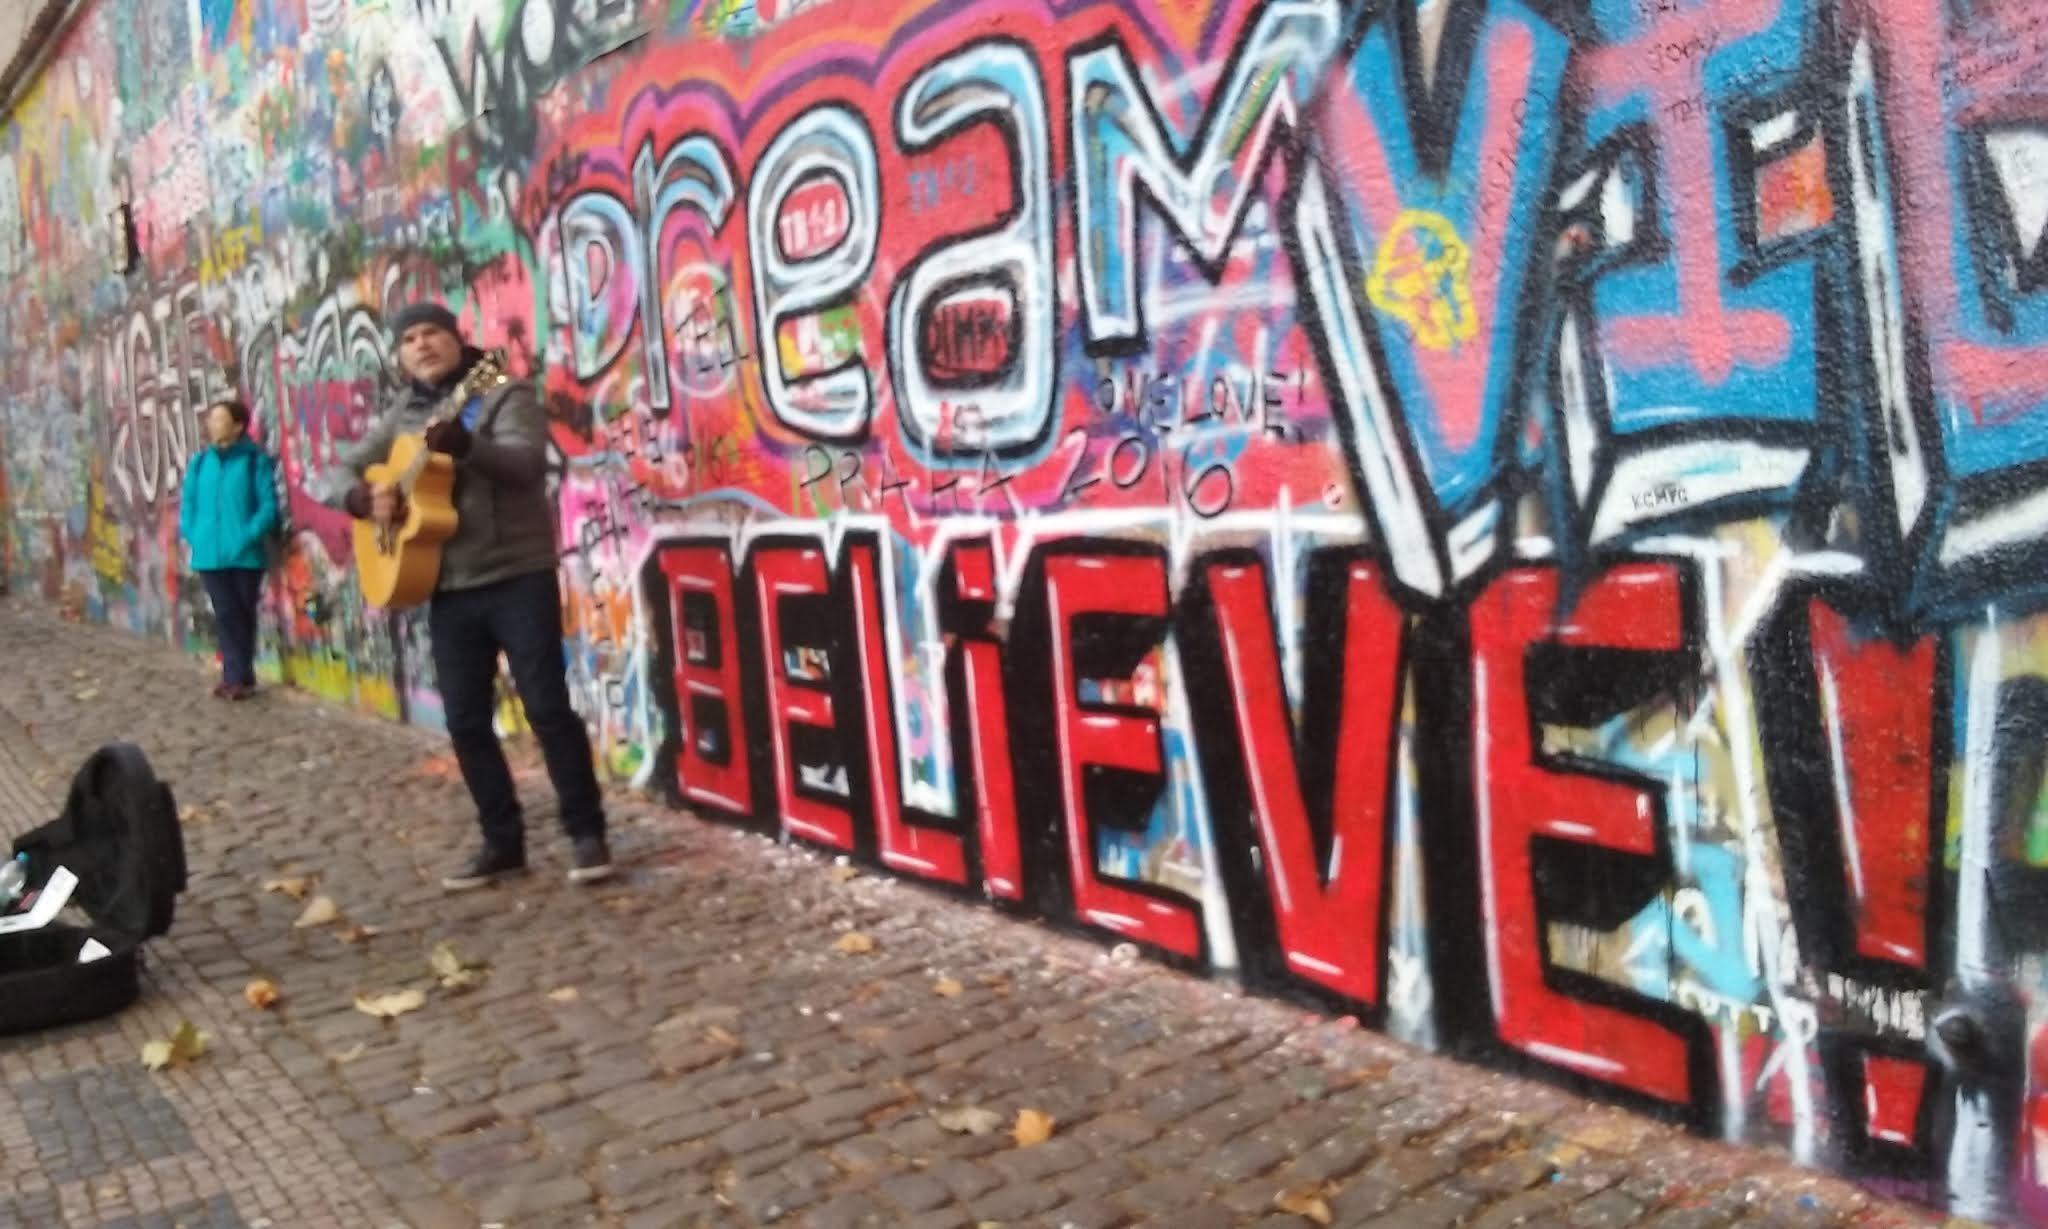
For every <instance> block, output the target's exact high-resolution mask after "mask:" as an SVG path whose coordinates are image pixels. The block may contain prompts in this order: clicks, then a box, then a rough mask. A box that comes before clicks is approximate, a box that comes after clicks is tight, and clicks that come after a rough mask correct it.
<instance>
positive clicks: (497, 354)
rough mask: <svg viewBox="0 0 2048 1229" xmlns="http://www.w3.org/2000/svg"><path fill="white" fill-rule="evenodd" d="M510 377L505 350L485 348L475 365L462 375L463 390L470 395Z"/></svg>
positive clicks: (488, 388)
mask: <svg viewBox="0 0 2048 1229" xmlns="http://www.w3.org/2000/svg"><path fill="white" fill-rule="evenodd" d="M511 378H512V375H511V373H510V372H509V371H508V370H506V360H505V351H504V350H503V349H502V348H497V349H491V350H486V351H484V356H483V357H482V358H480V359H478V360H477V361H476V365H475V366H474V367H471V368H470V369H469V374H468V375H466V376H464V377H463V379H462V384H463V390H464V391H465V392H466V393H468V394H470V395H474V394H477V393H481V392H488V391H490V390H491V389H494V388H496V387H498V385H500V384H503V383H506V382H507V381H509V380H510V379H511Z"/></svg>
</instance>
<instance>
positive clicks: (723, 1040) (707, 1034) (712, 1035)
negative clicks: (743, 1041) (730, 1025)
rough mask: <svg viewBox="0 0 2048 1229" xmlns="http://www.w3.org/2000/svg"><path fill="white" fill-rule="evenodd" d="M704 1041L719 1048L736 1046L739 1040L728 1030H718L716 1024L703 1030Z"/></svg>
mask: <svg viewBox="0 0 2048 1229" xmlns="http://www.w3.org/2000/svg"><path fill="white" fill-rule="evenodd" d="M704 1040H706V1041H708V1042H710V1043H711V1044H713V1045H721V1046H736V1045H738V1044H739V1043H740V1039H739V1038H738V1037H735V1036H734V1035H733V1034H732V1032H731V1031H730V1030H728V1029H723V1028H720V1027H719V1026H717V1025H716V1024H714V1025H712V1026H711V1027H710V1028H707V1029H705V1030H704Z"/></svg>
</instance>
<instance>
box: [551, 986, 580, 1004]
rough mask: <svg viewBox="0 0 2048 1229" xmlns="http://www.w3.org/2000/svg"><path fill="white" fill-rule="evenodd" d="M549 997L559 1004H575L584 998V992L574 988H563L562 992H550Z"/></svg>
mask: <svg viewBox="0 0 2048 1229" xmlns="http://www.w3.org/2000/svg"><path fill="white" fill-rule="evenodd" d="M548 997H549V998H550V999H553V1000H554V1001H555V1002H557V1003H573V1002H575V1001H576V1000H577V999H580V998H582V997H583V992H582V991H580V990H578V989H577V988H576V987H574V986H563V987H562V988H561V989H560V990H550V991H548Z"/></svg>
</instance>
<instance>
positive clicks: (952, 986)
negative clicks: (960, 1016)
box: [932, 977, 967, 999]
mask: <svg viewBox="0 0 2048 1229" xmlns="http://www.w3.org/2000/svg"><path fill="white" fill-rule="evenodd" d="M966 989H967V987H965V986H963V985H961V984H960V983H959V982H957V981H954V980H953V979H952V978H950V977H941V978H940V979H939V980H937V981H935V982H933V983H932V993H933V994H936V995H938V996H939V997H940V998H942V999H957V998H959V997H960V994H961V992H962V991H964V990H966Z"/></svg>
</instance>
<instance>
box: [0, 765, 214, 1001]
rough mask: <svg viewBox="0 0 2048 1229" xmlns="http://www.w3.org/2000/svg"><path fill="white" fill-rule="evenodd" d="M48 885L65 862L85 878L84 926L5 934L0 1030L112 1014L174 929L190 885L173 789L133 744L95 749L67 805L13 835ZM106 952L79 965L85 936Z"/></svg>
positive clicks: (33, 873)
mask: <svg viewBox="0 0 2048 1229" xmlns="http://www.w3.org/2000/svg"><path fill="white" fill-rule="evenodd" d="M14 853H15V854H27V855H28V882H29V887H30V888H31V889H37V890H40V889H41V888H42V887H43V886H44V885H46V884H47V883H49V881H50V876H51V875H52V874H53V873H55V871H56V870H57V868H58V867H60V866H61V867H64V868H66V869H67V870H69V871H70V872H71V873H72V874H74V875H77V876H78V887H77V888H76V890H75V891H74V892H73V894H72V897H71V903H72V904H73V905H75V906H77V907H78V908H79V909H80V910H82V911H83V912H84V913H85V915H86V918H87V924H86V925H85V926H73V925H70V924H67V923H64V922H61V921H59V922H52V923H50V924H49V925H48V926H45V927H43V928H42V929H40V930H31V931H27V932H24V933H20V934H9V935H0V1034H4V1033H21V1032H27V1031H30V1030H33V1029H45V1028H53V1027H55V1026H57V1025H60V1024H72V1023H76V1022H78V1021H81V1020H92V1019H97V1018H98V1017H101V1016H105V1015H110V1014H112V1013H114V1012H116V1011H119V1010H121V1009H122V1008H124V1007H126V1006H128V1005H129V1004H130V1003H133V1002H134V1001H135V999H136V996H137V994H138V993H140V980H139V978H140V964H141V956H142V945H143V944H144V943H145V942H147V941H148V940H150V939H152V938H154V937H156V936H158V935H161V934H164V933H165V932H167V931H169V930H170V928H171V915H172V910H173V907H174V905H175V904H176V902H177V898H178V894H179V893H180V892H183V891H184V890H185V879H186V875H185V837H184V833H183V831H182V830H181V829H180V828H179V826H178V805H177V802H176V801H175V800H174V799H173V798H172V797H171V790H170V787H169V786H167V785H165V784H164V783H163V782H161V781H159V780H157V777H156V773H155V772H154V771H152V770H151V769H150V766H149V760H148V759H147V758H146V757H145V756H144V755H143V754H142V751H141V749H140V748H138V747H136V746H134V745H132V744H130V743H109V744H108V745H106V746H104V747H102V748H100V749H99V750H98V751H95V752H93V754H92V755H91V757H90V758H88V759H87V760H86V761H85V764H84V766H83V767H81V768H80V769H79V770H78V775H77V776H75V777H73V778H72V781H71V792H70V795H69V796H68V797H67V798H66V799H65V802H64V811H63V813H62V814H60V815H59V816H58V817H57V818H56V819H54V820H52V821H50V822H49V823H47V824H44V825H43V826H42V827H40V828H37V829H36V830H35V831H33V832H30V833H28V834H26V835H24V836H23V837H21V838H20V839H19V840H17V841H15V842H14ZM91 940H97V941H98V942H99V943H100V944H102V945H103V946H105V947H106V948H107V950H108V954H107V955H105V956H102V957H100V958H99V959H97V960H93V961H90V962H88V963H84V964H81V963H79V956H80V954H81V952H82V951H83V950H84V948H85V946H86V944H87V942H89V941H91Z"/></svg>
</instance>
